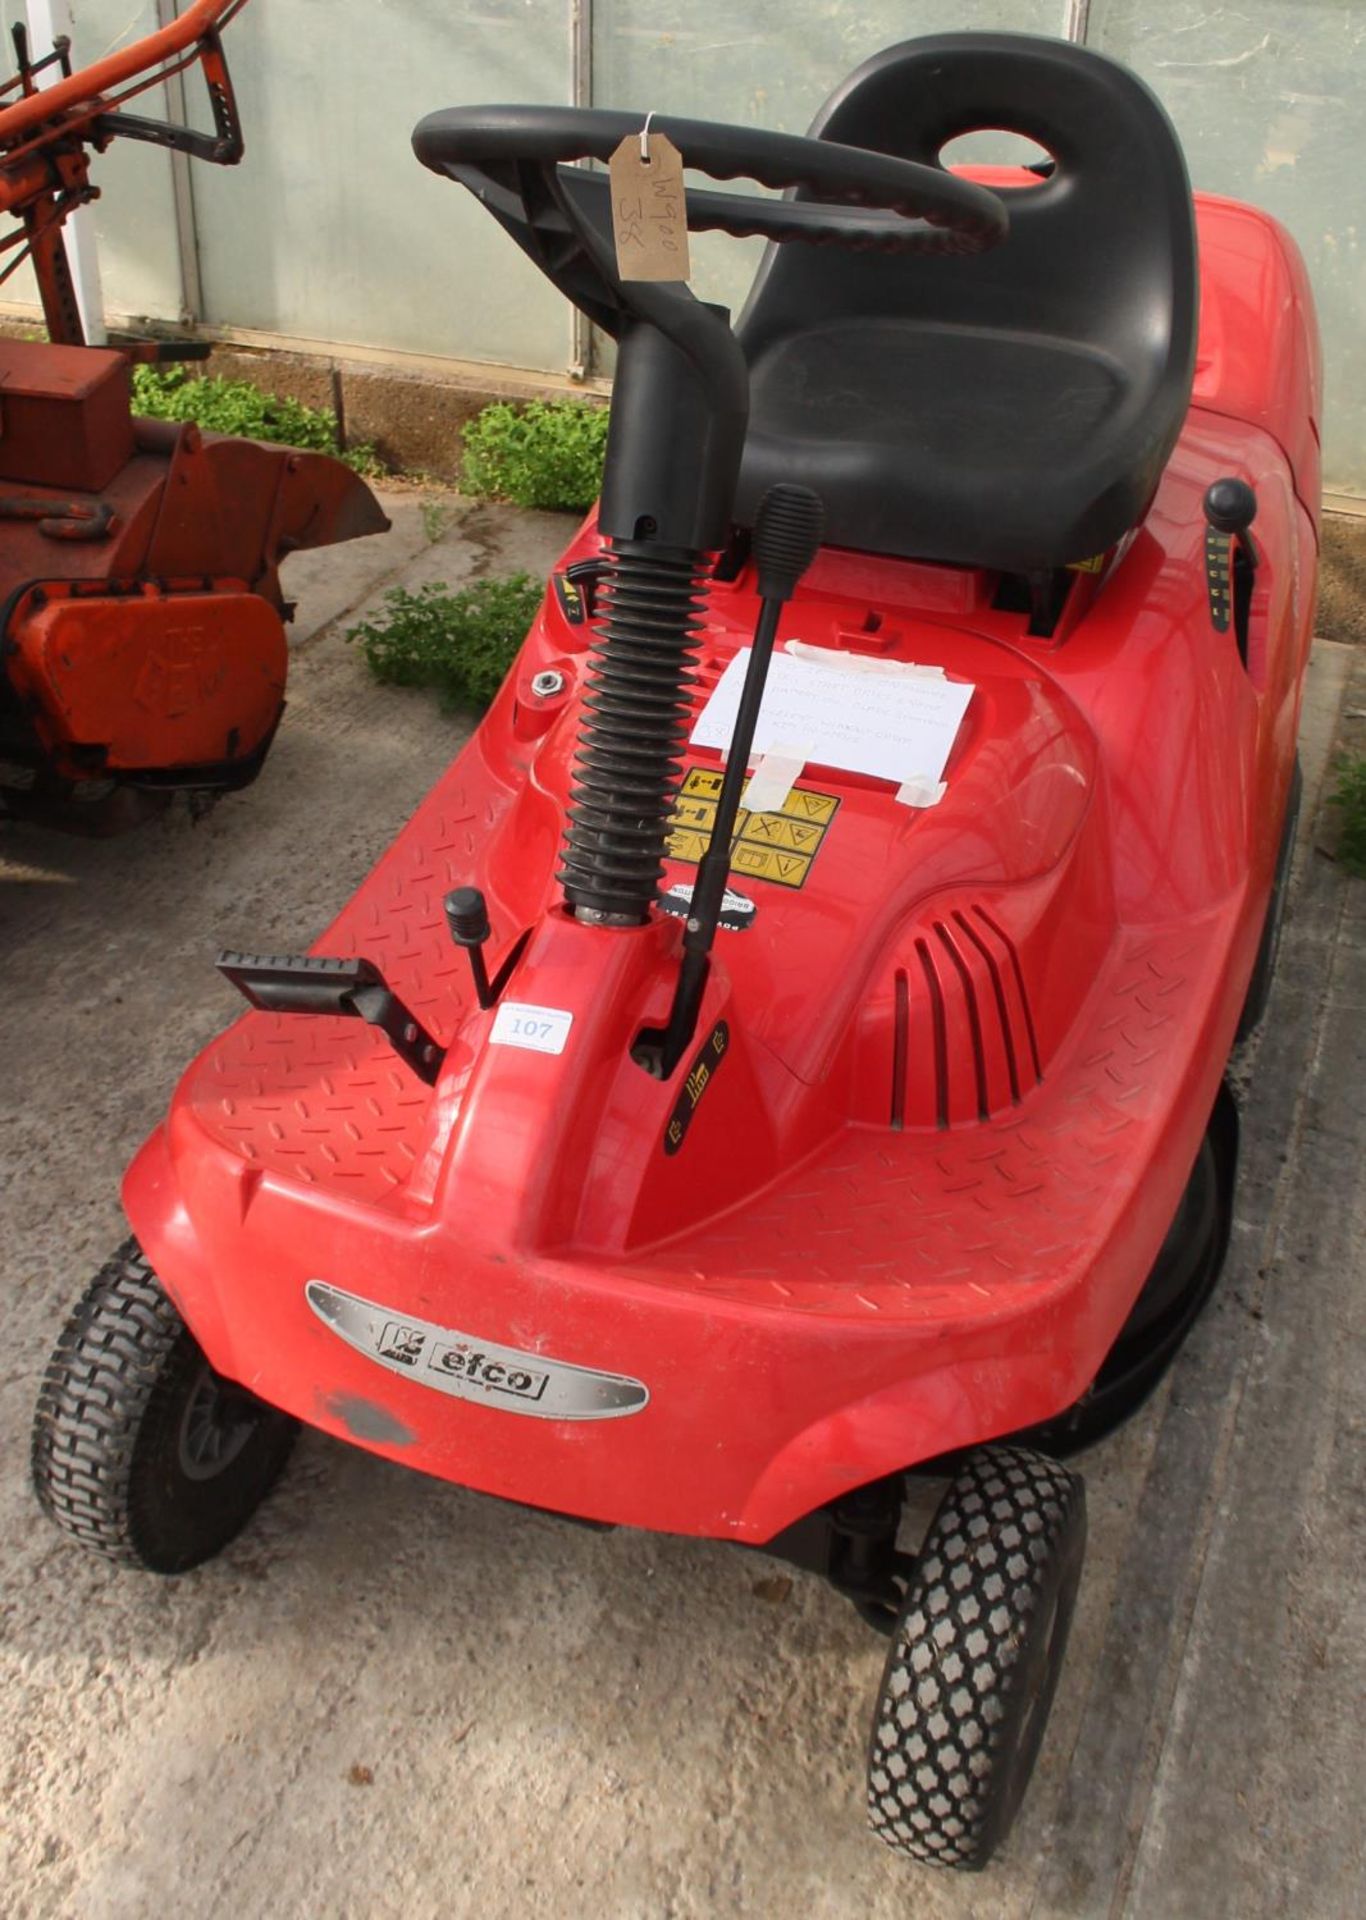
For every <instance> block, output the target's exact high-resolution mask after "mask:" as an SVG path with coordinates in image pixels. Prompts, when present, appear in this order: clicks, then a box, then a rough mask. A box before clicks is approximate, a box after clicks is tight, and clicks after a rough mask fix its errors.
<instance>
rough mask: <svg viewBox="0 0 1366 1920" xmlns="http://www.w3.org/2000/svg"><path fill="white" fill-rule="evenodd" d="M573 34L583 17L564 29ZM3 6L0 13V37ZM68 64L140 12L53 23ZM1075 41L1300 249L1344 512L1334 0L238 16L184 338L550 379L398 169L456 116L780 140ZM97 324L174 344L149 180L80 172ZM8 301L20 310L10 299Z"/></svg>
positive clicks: (108, 10)
mask: <svg viewBox="0 0 1366 1920" xmlns="http://www.w3.org/2000/svg"><path fill="white" fill-rule="evenodd" d="M581 9H582V10H583V11H580V10H581ZM21 11H22V0H3V12H4V15H5V18H6V20H7V21H8V20H10V19H12V18H14V17H15V16H16V15H17V14H19V13H20V12H21ZM73 11H74V15H75V26H76V35H77V53H78V56H79V57H80V58H81V59H82V60H85V59H90V58H94V57H96V56H97V55H98V54H100V53H101V52H103V51H104V50H105V49H106V48H107V47H108V46H109V45H110V44H113V43H117V42H121V41H124V40H127V39H130V38H132V37H134V36H135V35H137V34H140V33H143V32H146V31H148V30H149V28H150V27H151V26H152V25H153V24H155V17H156V0H73ZM949 26H952V27H956V28H962V27H975V26H998V27H1011V28H1016V29H1022V30H1025V31H1030V32H1042V33H1059V34H1063V33H1067V32H1072V33H1073V34H1075V35H1077V36H1079V37H1080V36H1084V37H1085V38H1086V39H1087V40H1088V41H1089V43H1090V44H1091V45H1093V46H1096V47H1098V48H1100V49H1101V50H1102V51H1103V52H1107V53H1112V54H1115V55H1117V56H1118V57H1119V58H1120V59H1123V60H1126V61H1128V62H1129V63H1130V64H1131V65H1133V66H1134V67H1136V68H1137V69H1138V71H1139V72H1140V73H1142V74H1143V75H1144V77H1145V78H1146V79H1147V80H1148V81H1149V82H1150V84H1151V85H1152V86H1153V87H1154V88H1155V89H1156V91H1157V92H1158V93H1159V95H1160V96H1161V97H1162V99H1163V100H1164V101H1165V102H1166V105H1167V107H1168V109H1169V111H1170V112H1171V114H1172V116H1173V118H1174V120H1175V121H1176V124H1177V128H1178V130H1179V132H1180V134H1181V136H1182V139H1183V141H1184V142H1185V146H1186V152H1187V156H1188V158H1189V161H1190V167H1191V173H1192V176H1193V178H1194V180H1195V183H1196V185H1197V186H1201V187H1207V188H1211V189H1213V190H1214V191H1216V192H1221V193H1231V194H1236V195H1239V196H1242V197H1244V198H1247V199H1251V200H1253V201H1256V202H1257V203H1258V204H1259V205H1261V206H1264V207H1267V208H1269V209H1270V210H1271V211H1272V212H1273V213H1275V214H1277V215H1278V216H1279V218H1281V219H1282V220H1284V221H1285V222H1286V224H1287V225H1288V226H1289V227H1290V229H1291V231H1292V232H1293V233H1294V234H1295V235H1296V237H1297V239H1298V240H1299V242H1300V245H1301V246H1302V247H1303V248H1304V251H1305V254H1306V256H1307V258H1308V261H1309V267H1310V271H1311V274H1312V275H1313V278H1314V283H1315V287H1316V289H1317V292H1318V298H1319V304H1320V313H1321V319H1322V323H1323V331H1324V340H1325V347H1326V352H1327V363H1328V378H1329V383H1330V384H1329V406H1328V419H1327V430H1326V446H1325V455H1326V473H1327V478H1328V481H1329V484H1330V485H1331V486H1333V487H1336V488H1339V489H1342V490H1348V491H1353V492H1358V493H1362V494H1366V326H1364V325H1363V320H1364V319H1366V258H1364V257H1363V252H1362V242H1363V229H1364V228H1366V184H1364V183H1363V172H1362V168H1361V165H1360V157H1361V138H1362V136H1361V129H1362V127H1363V126H1366V5H1362V4H1349V3H1348V0H1245V3H1244V4H1243V5H1241V6H1237V7H1234V6H1217V5H1205V6H1201V5H1197V4H1196V0H1089V4H1088V0H952V4H950V3H949V0H854V4H851V0H471V4H470V5H468V6H461V5H459V4H456V3H455V0H252V4H251V5H250V6H249V7H248V8H247V10H246V12H245V13H244V14H243V15H242V16H241V17H240V18H239V19H238V20H237V21H236V22H235V23H234V25H233V27H232V29H231V34H230V39H229V53H230V55H231V59H232V65H233V70H234V73H235V75H236V77H237V81H238V87H239V93H240V98H241V106H242V112H243V118H244V121H245V124H246V132H247V142H248V153H247V159H246V161H245V163H244V165H243V166H242V167H241V168H240V169H238V170H237V171H235V172H223V173H220V172H217V171H215V170H214V169H212V168H207V167H195V168H194V169H193V196H194V231H193V236H192V239H193V243H194V245H195V247H196V250H197V262H198V269H199V282H200V287H201V289H202V312H201V314H200V315H199V316H198V317H200V318H201V319H203V320H204V321H205V322H207V323H209V324H211V325H215V326H220V327H232V328H242V329H251V330H254V331H257V332H260V333H263V334H270V335H280V336H285V337H288V338H292V339H298V340H301V341H306V342H315V343H336V344H344V345H348V346H352V347H356V348H372V349H381V350H385V351H390V352H398V353H412V354H418V355H423V356H429V357H441V358H444V357H449V358H456V359H464V360H476V361H487V362H491V363H495V364H504V365H511V366H518V367H534V368H541V369H546V370H553V371H563V370H564V369H565V368H566V367H568V366H570V365H571V364H572V363H573V362H574V360H575V358H576V357H577V349H576V346H575V336H574V332H573V328H572V325H571V320H570V316H569V314H568V312H567V310H566V309H565V307H564V305H563V303H562V302H560V301H559V300H558V299H557V298H556V296H555V295H554V294H552V293H551V292H550V291H549V289H548V288H547V287H546V286H545V284H544V283H543V282H542V281H541V280H540V278H539V276H538V275H537V274H536V272H535V271H534V269H533V268H532V267H531V266H530V265H529V264H528V263H527V262H526V261H525V260H523V258H522V257H521V255H520V254H519V253H518V252H517V250H516V249H515V248H514V247H512V246H511V245H510V244H509V243H508V242H507V241H506V240H505V238H504V237H503V235H502V233H501V232H500V230H499V229H498V228H497V227H496V226H495V225H494V223H493V222H492V221H491V220H489V219H488V218H487V216H486V215H484V214H482V213H481V212H480V210H479V209H478V208H477V207H476V206H475V205H474V203H473V201H472V200H470V199H469V197H468V196H467V195H464V194H462V193H461V192H459V190H458V189H456V188H455V187H453V186H449V185H447V184H445V183H443V182H441V181H439V180H437V179H435V178H434V177H432V176H431V175H429V174H427V173H425V172H424V171H423V170H422V169H421V168H419V167H418V166H417V164H416V162H415V161H414V160H413V158H412V155H411V152H410V150H409V146H408V135H409V132H410V130H411V127H412V124H413V122H414V121H415V120H416V119H417V118H418V117H419V115H421V114H422V113H425V112H426V111H428V110H429V109H431V108H433V107H439V106H447V105H452V104H455V103H457V102H459V101H469V100H479V99H486V100H504V101H511V100H569V99H572V98H574V97H576V95H577V97H579V98H580V99H585V98H591V99H592V100H593V101H594V102H596V103H597V104H600V105H610V106H635V107H639V108H641V109H642V111H643V110H646V109H649V108H651V107H653V108H656V109H659V110H672V111H675V112H681V113H692V114H696V115H699V116H703V117H706V118H711V119H723V120H724V119H731V120H738V121H742V122H746V123H750V124H753V125H757V126H769V127H780V128H786V129H790V130H795V131H800V130H801V129H802V128H804V127H805V126H806V125H807V123H808V122H809V120H810V119H811V116H812V114H813V113H814V112H815V110H816V108H817V107H818V106H819V104H820V102H821V100H822V99H823V98H824V96H825V95H826V93H827V92H829V90H830V89H831V87H833V86H834V85H835V84H836V83H837V82H838V81H839V80H840V79H842V78H843V76H844V75H845V74H846V73H848V72H849V70H850V69H851V68H852V67H853V66H854V65H856V64H857V63H858V61H860V60H861V59H863V58H864V57H865V56H866V55H867V54H869V53H872V52H874V51H876V50H877V49H878V48H879V47H882V46H886V45H889V44H890V43H892V42H893V41H895V40H897V39H903V38H907V37H909V36H911V35H913V34H916V33H921V32H930V31H937V30H940V29H942V28H945V27H949ZM96 171H97V177H98V178H99V180H100V181H101V183H102V184H103V185H104V186H105V188H106V190H107V194H108V198H107V200H106V201H104V202H102V203H101V206H100V208H99V210H98V219H97V226H98V231H99V235H100V242H101V264H102V270H103V276H104V291H105V299H106V304H107V306H108V308H109V310H110V312H111V313H113V314H115V315H118V316H127V315H149V316H154V317H157V318H175V317H177V316H178V315H179V314H180V312H181V309H182V304H183V299H184V284H183V278H182V272H181V256H180V251H179V243H178V237H177V230H176V223H175V219H174V208H173V198H172V192H171V180H170V163H169V161H168V159H167V157H166V156H165V155H164V154H161V153H158V152H156V151H154V150H151V149H134V148H129V147H119V148H116V149H115V150H114V151H112V152H111V153H110V154H109V155H107V156H105V157H103V158H101V159H99V160H97V162H96ZM756 251H757V250H756V248H755V247H754V245H753V244H752V243H743V244H742V243H736V242H729V241H726V240H724V239H722V238H720V237H719V236H704V237H703V238H702V239H701V240H699V242H698V243H697V246H696V254H695V260H696V268H697V271H696V275H695V280H696V283H697V285H698V290H699V292H702V291H705V292H706V293H707V294H708V295H709V296H711V297H714V298H725V299H728V300H730V301H731V302H733V303H734V302H738V300H739V299H740V298H741V297H742V296H743V291H744V287H745V285H746V284H747V279H748V275H749V273H750V271H751V270H752V265H753V261H754V259H755V257H756ZM5 292H6V293H7V294H12V295H13V296H14V297H15V298H18V299H20V300H22V299H23V298H24V297H25V294H24V289H23V286H22V283H21V282H19V281H17V280H16V281H12V282H11V283H10V284H9V286H8V287H7V288H6V289H5Z"/></svg>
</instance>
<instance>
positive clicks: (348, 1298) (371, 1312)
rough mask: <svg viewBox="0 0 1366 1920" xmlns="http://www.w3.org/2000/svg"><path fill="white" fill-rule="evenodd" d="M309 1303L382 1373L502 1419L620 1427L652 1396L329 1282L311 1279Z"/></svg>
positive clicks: (637, 1386) (623, 1378)
mask: <svg viewBox="0 0 1366 1920" xmlns="http://www.w3.org/2000/svg"><path fill="white" fill-rule="evenodd" d="M304 1297H305V1299H306V1300H307V1301H308V1304H309V1306H310V1307H312V1309H313V1311H314V1313H316V1314H317V1316H318V1318H319V1319H320V1320H321V1321H323V1322H324V1323H325V1324H326V1325H327V1326H329V1327H331V1329H332V1331H333V1333H335V1334H339V1335H340V1336H341V1338H342V1339H343V1340H345V1341H346V1343H347V1345H348V1346H351V1347H354V1348H355V1349H356V1351H357V1353H363V1354H364V1355H365V1357H366V1359H367V1360H373V1361H374V1362H375V1364H376V1365H377V1366H381V1367H385V1368H387V1369H388V1371H389V1372H390V1373H399V1374H404V1375H406V1376H407V1378H408V1379H409V1380H411V1381H413V1382H414V1383H415V1384H416V1385H418V1386H422V1387H432V1388H434V1389H435V1390H436V1392H438V1393H448V1394H450V1395H451V1396H452V1397H453V1398H454V1399H456V1400H473V1401H476V1402H477V1403H478V1404H479V1405H481V1406H485V1407H495V1408H497V1409H498V1411H499V1412H500V1413H529V1414H532V1415H534V1416H535V1417H536V1418H537V1419H540V1420H619V1419H620V1418H621V1417H622V1415H623V1414H627V1413H639V1412H640V1410H641V1408H642V1407H643V1406H644V1405H645V1403H646V1401H647V1400H648V1399H649V1397H650V1394H649V1389H648V1388H647V1387H645V1386H644V1385H643V1384H642V1383H641V1382H640V1381H639V1380H632V1379H631V1378H630V1377H629V1375H627V1374H623V1373H595V1372H594V1371H593V1369H592V1368H591V1367H571V1366H570V1365H569V1363H568V1362H567V1361H565V1360H550V1359H548V1358H547V1357H546V1355H545V1354H543V1353H524V1352H523V1351H522V1350H521V1349H520V1348H518V1347H499V1346H495V1345H494V1344H493V1342H492V1341H491V1340H479V1339H476V1338H475V1336H474V1335H473V1334H469V1333H456V1332H455V1331H454V1329H453V1328H451V1327H438V1326H433V1325H432V1323H431V1322H430V1321H428V1320H414V1319H413V1318H412V1317H411V1315H408V1314H404V1315H399V1314H396V1313H395V1312H394V1310H393V1308H392V1307H381V1306H378V1305H377V1304H376V1303H375V1302H374V1301H373V1300H362V1299H361V1298H360V1296H359V1295H358V1294H354V1293H343V1292H342V1290H341V1288H340V1287H331V1286H328V1284H327V1282H326V1281H324V1280H310V1281H309V1282H308V1285H307V1286H306V1287H305V1288H304Z"/></svg>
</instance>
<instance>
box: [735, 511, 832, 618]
mask: <svg viewBox="0 0 1366 1920" xmlns="http://www.w3.org/2000/svg"><path fill="white" fill-rule="evenodd" d="M824 531H825V508H824V507H823V506H822V504H821V498H820V495H819V494H818V493H813V492H812V491H811V489H810V487H795V486H788V485H786V484H785V483H782V484H779V485H778V486H776V487H770V488H769V490H768V492H767V493H766V494H765V495H764V497H763V499H762V500H761V501H760V502H759V511H758V512H757V513H756V514H755V516H754V539H753V542H752V548H751V550H752V552H753V554H754V562H755V565H756V567H757V568H758V571H759V593H760V596H761V598H763V599H765V600H790V599H791V598H792V595H793V593H794V592H795V591H796V586H797V582H798V581H799V580H800V579H801V577H802V575H803V574H804V573H805V572H806V570H807V568H808V567H809V566H810V565H811V562H812V561H813V560H814V559H815V557H816V553H817V550H818V548H819V547H820V544H821V535H822V533H824Z"/></svg>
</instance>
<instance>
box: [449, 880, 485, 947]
mask: <svg viewBox="0 0 1366 1920" xmlns="http://www.w3.org/2000/svg"><path fill="white" fill-rule="evenodd" d="M445 908H446V925H447V926H448V927H449V928H450V930H451V939H452V940H454V942H455V944H456V946H457V947H482V946H483V944H484V942H485V941H486V940H487V939H488V937H489V910H488V907H487V905H486V903H485V900H484V896H483V894H482V893H481V892H480V891H479V889H478V887H452V888H451V891H450V892H449V893H448V894H447V895H446V899H445Z"/></svg>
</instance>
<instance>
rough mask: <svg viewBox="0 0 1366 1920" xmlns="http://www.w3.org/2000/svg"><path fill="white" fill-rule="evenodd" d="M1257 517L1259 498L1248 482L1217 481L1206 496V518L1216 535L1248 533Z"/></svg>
mask: <svg viewBox="0 0 1366 1920" xmlns="http://www.w3.org/2000/svg"><path fill="white" fill-rule="evenodd" d="M1256 517H1257V496H1256V494H1255V493H1254V492H1253V491H1252V489H1251V487H1250V486H1249V485H1248V484H1247V481H1246V480H1216V481H1215V482H1214V484H1213V486H1211V487H1210V488H1209V490H1208V492H1207V493H1206V494H1205V518H1206V520H1208V521H1209V523H1210V525H1211V526H1212V527H1213V528H1214V530H1215V532H1216V533H1246V532H1247V530H1248V528H1249V527H1250V526H1251V525H1252V522H1253V521H1254V520H1255V519H1256Z"/></svg>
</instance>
